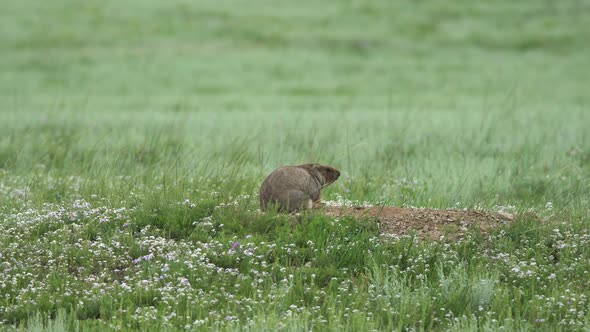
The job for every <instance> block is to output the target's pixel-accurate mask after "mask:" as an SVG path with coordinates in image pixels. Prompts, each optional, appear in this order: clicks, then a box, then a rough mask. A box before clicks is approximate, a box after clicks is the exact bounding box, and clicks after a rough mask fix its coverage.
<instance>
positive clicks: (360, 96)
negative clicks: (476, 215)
mask: <svg viewBox="0 0 590 332" xmlns="http://www.w3.org/2000/svg"><path fill="white" fill-rule="evenodd" d="M587 31H590V4H588V3H587V2H585V1H579V0H578V1H561V2H553V1H520V2H512V1H500V0H499V1H493V2H487V3H477V2H471V1H453V2H451V3H447V2H445V3H442V2H433V1H425V2H410V1H323V2H289V1H254V2H252V1H250V2H246V1H224V2H222V3H220V2H217V1H198V2H192V1H167V2H162V1H126V2H118V1H84V2H78V1H63V0H57V1H51V2H41V1H39V2H21V1H13V0H8V1H5V2H4V3H3V9H2V11H1V12H0V40H1V41H2V42H1V43H0V53H1V54H2V56H1V57H0V72H1V73H2V75H0V109H1V111H0V120H1V121H0V131H1V135H0V168H2V169H3V170H4V171H3V173H2V174H3V175H2V176H4V177H11V176H17V175H18V176H25V177H26V176H30V175H31V174H33V173H35V172H39V169H43V172H48V173H49V172H50V173H51V174H53V175H55V176H69V175H80V176H84V177H91V178H93V179H103V180H106V179H108V178H109V177H113V176H119V175H131V176H135V177H137V181H138V182H141V183H144V184H147V185H150V184H153V183H154V182H156V181H158V180H157V179H158V178H159V177H160V176H161V175H162V174H172V173H174V174H176V175H177V176H178V174H180V177H181V178H187V179H188V178H191V177H199V176H201V177H208V178H210V179H226V180H229V182H232V181H233V182H235V183H243V184H244V185H243V187H240V188H241V189H240V190H243V191H255V189H256V187H257V185H258V184H259V182H260V180H261V179H262V178H263V176H264V175H265V174H268V172H270V170H272V169H273V168H275V167H277V166H279V165H283V164H298V163H303V162H309V161H318V162H322V163H330V164H333V165H334V166H335V167H337V168H339V169H341V170H342V171H343V177H342V179H341V180H340V181H339V182H338V183H336V184H335V185H334V186H333V187H331V188H329V189H328V194H334V193H340V194H342V195H344V196H346V197H347V198H352V199H360V200H370V201H373V202H377V201H382V202H387V203H394V204H409V205H420V206H443V207H448V206H453V205H454V204H455V203H456V202H463V203H464V204H467V205H471V206H472V205H480V204H481V205H484V206H493V205H495V204H512V203H515V202H517V203H520V204H522V205H545V204H546V202H547V201H553V202H556V203H558V204H559V203H560V204H561V205H562V206H564V205H569V204H572V203H575V204H576V205H577V206H583V205H584V204H585V203H587V201H588V191H589V190H588V186H589V178H590V150H589V146H590V138H589V135H588V133H587V127H588V124H590V116H589V115H588V112H587V107H588V102H589V100H590V94H588V86H590V70H589V69H590V57H588V54H589V51H590V43H589V42H590V35H588V33H586V32H587ZM240 181H242V182H240Z"/></svg>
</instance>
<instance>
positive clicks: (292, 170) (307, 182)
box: [260, 164, 340, 212]
mask: <svg viewBox="0 0 590 332" xmlns="http://www.w3.org/2000/svg"><path fill="white" fill-rule="evenodd" d="M339 176H340V171H338V170H337V169H335V168H334V167H331V166H324V165H320V164H304V165H299V166H283V167H279V168H277V169H275V170H274V171H273V172H272V173H270V175H269V176H267V177H266V179H264V181H263V182H262V185H261V186H260V210H262V211H265V210H266V209H267V207H268V206H269V204H277V205H278V208H279V211H288V212H294V211H297V210H300V209H311V208H313V207H318V206H321V203H320V200H321V198H320V195H321V190H322V188H324V187H325V186H327V185H329V184H331V183H333V182H334V181H336V180H337V179H338V177H339Z"/></svg>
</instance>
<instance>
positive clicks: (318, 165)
mask: <svg viewBox="0 0 590 332" xmlns="http://www.w3.org/2000/svg"><path fill="white" fill-rule="evenodd" d="M320 167H322V165H320V164H318V163H313V164H311V168H313V169H318V168H320Z"/></svg>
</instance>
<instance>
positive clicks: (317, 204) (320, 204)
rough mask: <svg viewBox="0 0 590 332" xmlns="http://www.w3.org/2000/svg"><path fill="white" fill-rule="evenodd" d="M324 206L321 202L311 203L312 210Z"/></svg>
mask: <svg viewBox="0 0 590 332" xmlns="http://www.w3.org/2000/svg"><path fill="white" fill-rule="evenodd" d="M324 206H325V204H324V203H322V202H321V201H315V202H313V208H314V209H321V208H323V207H324Z"/></svg>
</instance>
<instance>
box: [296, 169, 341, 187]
mask: <svg viewBox="0 0 590 332" xmlns="http://www.w3.org/2000/svg"><path fill="white" fill-rule="evenodd" d="M302 166H305V167H306V168H310V169H313V170H316V171H318V172H319V173H320V174H322V176H323V177H324V180H325V183H324V184H323V186H327V185H329V184H331V183H333V182H334V181H336V180H338V177H340V171H339V170H337V169H335V168H334V167H332V166H327V165H320V164H305V165H302Z"/></svg>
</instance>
